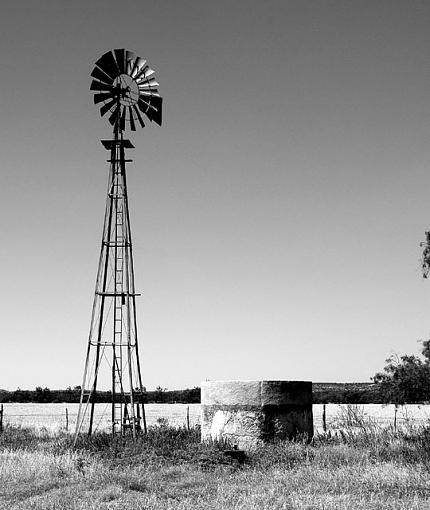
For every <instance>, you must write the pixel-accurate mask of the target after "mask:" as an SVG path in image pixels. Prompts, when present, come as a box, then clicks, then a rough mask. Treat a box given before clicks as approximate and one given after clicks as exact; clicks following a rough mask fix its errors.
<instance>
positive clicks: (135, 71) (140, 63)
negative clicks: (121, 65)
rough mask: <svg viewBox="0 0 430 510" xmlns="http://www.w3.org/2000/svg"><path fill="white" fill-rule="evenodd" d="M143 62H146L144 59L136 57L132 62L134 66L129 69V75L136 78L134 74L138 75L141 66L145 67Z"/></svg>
mask: <svg viewBox="0 0 430 510" xmlns="http://www.w3.org/2000/svg"><path fill="white" fill-rule="evenodd" d="M145 64H146V60H144V59H143V58H140V57H137V58H136V61H135V62H134V67H133V69H132V71H131V74H130V76H131V77H132V78H134V79H136V76H137V75H138V73H139V72H140V70H141V69H142V67H145Z"/></svg>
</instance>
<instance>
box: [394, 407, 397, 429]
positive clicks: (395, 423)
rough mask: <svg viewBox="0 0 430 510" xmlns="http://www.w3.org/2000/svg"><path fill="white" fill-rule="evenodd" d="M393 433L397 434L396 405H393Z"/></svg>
mask: <svg viewBox="0 0 430 510" xmlns="http://www.w3.org/2000/svg"><path fill="white" fill-rule="evenodd" d="M394 432H397V404H394Z"/></svg>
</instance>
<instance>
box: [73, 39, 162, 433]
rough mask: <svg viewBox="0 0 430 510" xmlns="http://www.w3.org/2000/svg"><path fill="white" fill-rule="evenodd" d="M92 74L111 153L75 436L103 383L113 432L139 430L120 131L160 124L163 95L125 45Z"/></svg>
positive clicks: (89, 423)
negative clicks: (105, 118) (110, 132)
mask: <svg viewBox="0 0 430 510" xmlns="http://www.w3.org/2000/svg"><path fill="white" fill-rule="evenodd" d="M91 76H92V77H93V78H94V80H93V81H92V83H91V86H90V89H91V90H93V91H94V92H95V93H94V103H95V104H101V108H100V113H101V115H102V116H104V115H109V117H108V119H109V122H110V123H111V124H112V126H113V136H112V139H111V140H102V141H101V142H102V144H103V146H104V147H105V149H106V150H108V151H109V154H110V157H109V159H108V162H109V167H110V168H109V180H108V193H107V200H106V211H105V216H104V225H103V236H102V243H101V250H100V258H99V265H98V271H97V279H96V286H95V294H94V302H93V308H92V315H91V326H90V332H89V337H88V347H87V353H86V360H85V368H84V375H83V382H82V386H81V397H80V404H79V411H78V417H77V422H76V430H75V442H76V439H77V437H78V435H79V434H80V433H81V432H84V431H86V432H87V433H88V434H91V433H92V432H93V431H94V430H95V429H96V427H97V423H96V418H97V416H96V414H95V412H94V411H95V404H96V403H97V401H98V388H100V387H101V386H102V385H103V386H105V387H108V388H110V389H111V395H110V398H109V400H110V402H108V404H107V407H109V406H110V415H111V420H110V421H111V431H112V435H116V434H122V435H125V434H126V433H129V432H130V433H131V434H132V436H133V437H136V435H137V433H138V432H139V431H140V430H142V428H143V430H144V431H146V420H145V409H144V404H143V394H144V389H143V385H142V376H141V370H140V361H139V351H138V338H137V322H136V296H139V294H137V293H136V291H135V286H134V268H133V252H132V243H131V230H130V213H129V207H128V196H127V179H126V163H127V162H129V161H131V160H129V159H126V155H125V151H126V149H132V148H134V146H133V145H132V143H131V142H130V140H127V139H125V138H124V132H125V130H126V129H128V128H129V129H131V131H136V126H140V127H142V128H143V127H144V126H145V123H144V118H147V119H148V120H149V121H151V122H152V121H153V122H155V123H156V124H158V125H159V126H161V108H162V101H163V100H162V98H161V97H160V95H159V93H158V90H157V87H158V83H157V82H156V80H155V78H154V71H153V70H152V69H151V68H150V67H149V66H148V65H147V63H146V61H145V60H143V59H142V58H140V57H136V56H135V55H134V53H132V52H131V51H127V50H124V49H116V50H113V51H108V52H107V53H105V54H104V55H103V56H102V57H101V58H100V59H99V60H97V62H96V63H95V67H94V70H93V71H92V73H91ZM105 395H106V394H105ZM105 408H106V404H105Z"/></svg>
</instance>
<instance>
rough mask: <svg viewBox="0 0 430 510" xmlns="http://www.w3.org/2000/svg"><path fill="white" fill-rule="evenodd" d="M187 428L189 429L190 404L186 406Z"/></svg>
mask: <svg viewBox="0 0 430 510" xmlns="http://www.w3.org/2000/svg"><path fill="white" fill-rule="evenodd" d="M187 429H188V430H190V406H187Z"/></svg>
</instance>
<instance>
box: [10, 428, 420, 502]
mask: <svg viewBox="0 0 430 510" xmlns="http://www.w3.org/2000/svg"><path fill="white" fill-rule="evenodd" d="M350 425H351V424H349V426H347V427H345V428H344V430H343V432H342V433H341V434H338V435H336V436H333V435H324V436H322V435H320V436H317V437H316V438H314V440H313V442H311V444H307V443H306V442H304V441H302V442H301V441H296V442H283V443H278V444H273V445H268V446H267V447H265V448H263V449H261V450H259V451H255V452H254V453H253V454H252V455H250V456H249V457H248V458H247V460H246V461H245V463H244V464H243V465H239V464H238V463H237V461H232V460H231V459H230V458H229V457H226V456H225V455H224V454H223V449H224V448H225V445H220V444H212V445H202V444H200V436H199V430H198V428H197V427H196V428H193V429H191V430H190V431H188V430H186V429H184V428H173V427H170V426H168V425H167V424H166V423H160V424H159V425H157V426H154V427H151V428H150V429H149V433H148V436H147V437H146V438H142V439H141V440H138V441H137V442H136V443H135V444H133V443H130V442H129V441H123V440H120V439H119V440H115V441H113V440H112V439H111V438H110V437H109V436H107V435H104V434H98V435H95V436H94V437H93V438H92V439H91V440H89V439H88V438H84V439H82V440H81V442H80V444H79V445H77V447H76V448H73V447H72V445H71V438H70V435H68V434H64V433H61V432H60V433H56V434H52V433H48V432H47V431H45V432H43V431H42V432H41V431H39V432H35V431H34V430H30V429H25V428H19V427H11V426H9V427H7V428H6V429H5V431H4V432H3V434H2V435H0V488H1V490H0V508H1V509H2V510H3V509H7V510H21V509H22V510H33V509H34V510H36V509H37V510H39V509H40V510H42V509H43V510H54V509H58V510H60V509H61V510H72V509H73V510H89V509H94V510H95V509H97V510H99V509H106V510H107V509H123V508H127V509H130V510H138V509H139V510H142V509H145V510H161V509H163V510H167V509H172V510H173V509H175V510H181V509H183V510H185V509H186V510H203V509H205V510H207V509H214V510H215V509H217V510H218V509H219V510H221V509H222V510H224V509H225V510H227V509H228V510H231V509H238V510H239V509H241V510H250V509H258V510H266V509H267V510H268V509H297V510H305V509H306V510H311V509H324V510H334V509H353V510H373V509H375V510H376V509H378V510H380V509H381V510H382V509H398V510H400V509H402V510H412V509H422V510H424V509H428V508H430V429H428V428H425V427H419V428H415V429H411V430H409V431H407V430H403V431H401V432H394V431H393V430H392V429H381V428H377V427H376V426H374V425H373V424H372V423H367V424H364V423H363V422H361V423H360V422H358V423H356V424H352V425H355V426H350Z"/></svg>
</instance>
